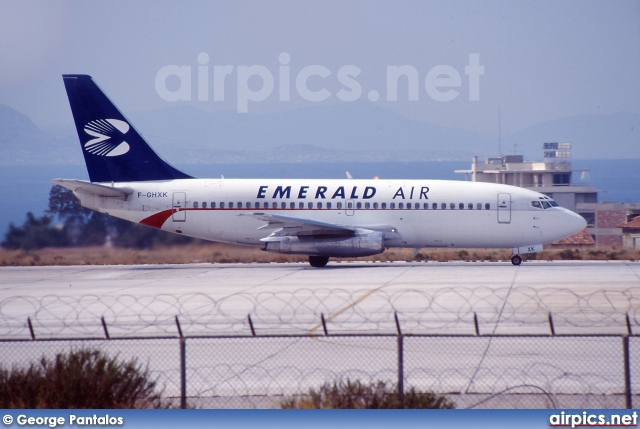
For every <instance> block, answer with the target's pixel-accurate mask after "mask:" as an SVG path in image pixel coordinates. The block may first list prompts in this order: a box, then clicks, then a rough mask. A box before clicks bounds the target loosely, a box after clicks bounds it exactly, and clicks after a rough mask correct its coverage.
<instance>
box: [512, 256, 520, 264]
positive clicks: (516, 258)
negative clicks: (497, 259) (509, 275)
mask: <svg viewBox="0 0 640 429" xmlns="http://www.w3.org/2000/svg"><path fill="white" fill-rule="evenodd" d="M511 263H512V264H513V265H520V264H521V263H522V257H521V256H520V255H513V256H512V257H511Z"/></svg>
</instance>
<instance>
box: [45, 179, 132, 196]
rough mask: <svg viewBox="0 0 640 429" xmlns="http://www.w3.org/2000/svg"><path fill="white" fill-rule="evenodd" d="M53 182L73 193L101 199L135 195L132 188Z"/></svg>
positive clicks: (85, 182)
mask: <svg viewBox="0 0 640 429" xmlns="http://www.w3.org/2000/svg"><path fill="white" fill-rule="evenodd" d="M51 181H52V182H54V183H56V184H58V185H60V186H62V187H63V188H67V189H69V190H70V191H72V192H82V193H85V194H92V195H99V196H101V197H124V196H127V195H131V194H132V193H133V190H132V189H130V188H114V187H111V186H107V185H100V184H97V183H91V182H87V181H84V180H74V179H52V180H51Z"/></svg>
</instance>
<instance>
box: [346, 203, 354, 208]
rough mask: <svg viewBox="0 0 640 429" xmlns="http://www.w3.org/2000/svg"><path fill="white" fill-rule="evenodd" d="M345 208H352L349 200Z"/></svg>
mask: <svg viewBox="0 0 640 429" xmlns="http://www.w3.org/2000/svg"><path fill="white" fill-rule="evenodd" d="M347 208H348V209H352V208H353V203H352V202H351V201H349V202H348V203H347Z"/></svg>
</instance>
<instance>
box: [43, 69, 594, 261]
mask: <svg viewBox="0 0 640 429" xmlns="http://www.w3.org/2000/svg"><path fill="white" fill-rule="evenodd" d="M63 79H64V84H65V87H66V90H67V95H68V97H69V103H70V105H71V110H72V112H73V117H74V121H75V124H76V129H77V131H78V136H79V138H80V143H81V146H82V152H83V154H84V158H85V162H86V164H87V170H88V172H89V178H90V180H91V181H90V182H87V181H83V180H71V179H54V180H53V181H54V182H55V183H57V184H59V185H61V186H64V187H65V188H68V189H70V190H71V191H73V193H74V194H75V196H76V197H77V198H78V199H79V201H80V203H81V204H82V205H83V206H84V207H87V208H90V209H93V210H97V211H99V212H102V213H107V214H109V215H111V216H115V217H119V218H122V219H126V220H128V221H131V222H137V223H140V224H143V225H148V226H151V227H154V228H159V229H162V230H164V231H169V232H173V233H177V234H183V235H187V236H191V237H198V238H202V239H206V240H213V241H219V242H225V243H233V244H241V245H247V246H254V247H259V248H260V249H262V250H265V251H267V252H275V253H285V254H301V255H308V256H309V263H310V264H311V265H312V266H313V267H323V266H325V265H326V264H327V262H328V261H329V258H330V257H357V256H369V255H375V254H378V253H382V252H384V250H385V249H386V248H391V247H405V248H413V249H416V251H417V249H420V248H425V247H441V248H513V253H514V256H513V257H512V258H511V262H512V263H513V264H514V265H520V263H521V262H522V257H521V256H520V254H524V253H533V252H539V251H541V250H542V245H543V244H547V243H551V242H553V241H556V240H559V239H561V238H564V237H567V236H570V235H573V234H576V233H578V232H580V231H582V230H583V229H584V228H585V227H586V221H585V220H584V219H583V218H582V217H581V216H579V215H577V214H575V213H573V212H571V211H569V210H567V209H564V208H562V207H559V206H558V204H557V203H556V202H555V201H553V200H552V199H551V198H549V197H547V196H545V195H543V194H540V193H537V192H533V191H530V190H527V189H522V188H518V187H514V186H508V185H499V184H490V183H474V182H460V181H449V180H447V181H444V180H354V179H350V178H345V179H332V180H330V179H326V180H325V179H320V180H319V179H309V180H307V179H296V180H290V179H270V180H263V179H224V178H220V179H196V178H192V177H190V176H188V175H187V174H185V173H183V172H181V171H179V170H177V169H175V168H174V167H172V166H170V165H169V164H167V163H166V162H165V161H163V160H162V159H161V158H160V157H159V156H158V155H157V154H156V153H155V152H154V151H153V150H152V149H151V147H150V146H149V145H148V144H147V143H146V142H145V141H144V139H143V138H142V137H141V136H140V134H138V132H137V131H136V130H135V129H134V128H133V126H132V125H131V123H130V122H129V121H127V119H125V117H124V116H123V115H122V113H120V111H119V110H118V109H117V108H116V107H115V105H114V104H113V103H112V102H111V101H110V100H109V99H108V98H107V97H106V95H105V94H104V93H103V92H102V91H101V90H100V88H99V87H98V86H97V85H96V84H95V83H94V81H93V79H92V78H91V77H90V76H87V75H64V76H63Z"/></svg>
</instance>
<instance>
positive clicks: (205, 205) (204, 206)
mask: <svg viewBox="0 0 640 429" xmlns="http://www.w3.org/2000/svg"><path fill="white" fill-rule="evenodd" d="M202 208H203V209H206V208H207V202H206V201H205V202H204V203H202Z"/></svg>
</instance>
